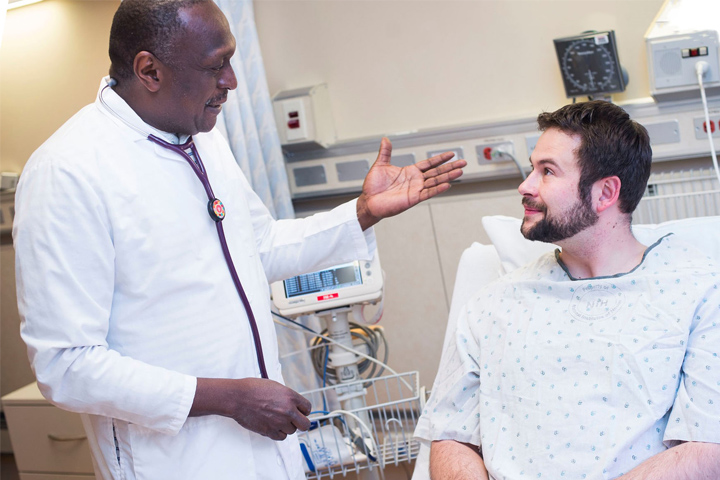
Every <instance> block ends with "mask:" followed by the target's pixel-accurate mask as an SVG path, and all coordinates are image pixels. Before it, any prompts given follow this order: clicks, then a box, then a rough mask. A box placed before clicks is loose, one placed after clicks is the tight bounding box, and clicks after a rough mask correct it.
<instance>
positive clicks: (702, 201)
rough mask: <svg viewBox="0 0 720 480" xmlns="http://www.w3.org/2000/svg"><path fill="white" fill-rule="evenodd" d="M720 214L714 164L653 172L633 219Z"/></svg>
mask: <svg viewBox="0 0 720 480" xmlns="http://www.w3.org/2000/svg"><path fill="white" fill-rule="evenodd" d="M712 215H720V187H719V186H718V179H717V176H716V175H715V172H714V171H713V169H712V168H705V169H691V170H678V171H673V172H662V173H654V174H652V175H650V180H648V185H647V188H646V190H645V195H644V196H643V198H642V200H640V204H639V205H638V207H637V209H636V210H635V212H634V213H633V223H660V222H665V221H667V220H676V219H680V218H688V217H707V216H712Z"/></svg>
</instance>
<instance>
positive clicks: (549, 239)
mask: <svg viewBox="0 0 720 480" xmlns="http://www.w3.org/2000/svg"><path fill="white" fill-rule="evenodd" d="M523 205H528V206H530V207H531V208H536V209H538V210H540V211H541V212H542V213H543V218H542V219H541V220H539V221H538V222H537V223H536V224H535V225H532V226H528V227H527V228H526V226H525V220H523V223H522V225H521V226H520V232H522V234H523V236H524V237H525V238H527V239H528V240H536V241H539V242H546V243H554V242H559V241H561V240H565V239H566V238H570V237H573V236H575V235H577V234H578V233H580V232H582V231H583V230H585V229H586V228H589V227H592V226H593V225H595V224H596V223H597V221H598V218H599V217H598V214H597V213H595V212H594V211H593V209H592V205H591V204H590V202H589V201H588V202H584V201H582V200H578V201H577V202H575V203H574V204H573V205H571V206H570V207H568V208H567V209H566V210H565V211H563V212H561V213H560V214H559V215H556V216H551V215H549V214H548V213H547V207H546V206H545V205H540V204H534V203H533V202H531V201H530V200H528V199H527V198H523Z"/></svg>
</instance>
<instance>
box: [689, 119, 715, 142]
mask: <svg viewBox="0 0 720 480" xmlns="http://www.w3.org/2000/svg"><path fill="white" fill-rule="evenodd" d="M710 122H711V123H714V124H715V131H714V132H713V134H712V136H713V137H720V113H712V114H710ZM704 123H705V115H703V116H702V117H695V118H693V126H694V127H695V138H697V139H698V140H707V138H708V136H707V132H706V131H705V129H704V128H703V124H704Z"/></svg>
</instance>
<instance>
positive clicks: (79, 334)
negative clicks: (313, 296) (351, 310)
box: [13, 0, 465, 480]
mask: <svg viewBox="0 0 720 480" xmlns="http://www.w3.org/2000/svg"><path fill="white" fill-rule="evenodd" d="M234 51H235V39H234V38H233V37H232V35H231V33H230V30H229V28H228V24H227V21H226V19H225V17H224V16H223V14H222V13H221V12H220V10H219V9H218V8H217V7H216V6H215V4H214V3H213V2H212V1H210V0H199V1H198V0H196V1H192V0H125V1H124V2H123V3H122V4H121V5H120V7H119V9H118V11H117V13H116V15H115V18H114V21H113V25H112V29H111V33H110V57H111V61H112V66H111V70H110V73H111V77H112V78H107V79H105V80H103V82H102V84H101V86H100V90H99V93H98V97H97V100H96V101H95V103H94V104H92V105H88V106H87V107H85V108H83V109H82V110H81V111H80V112H78V113H77V114H76V115H75V116H74V117H73V118H71V119H70V120H69V121H68V122H67V123H66V124H65V125H63V126H62V127H61V128H60V129H59V130H58V131H57V132H56V133H55V134H54V135H53V136H52V137H51V138H50V139H48V140H47V141H46V142H45V143H44V144H43V145H42V146H41V147H40V148H39V149H38V150H37V151H36V152H35V153H34V154H33V156H32V157H31V159H30V160H29V161H28V163H27V166H26V167H25V169H24V172H23V175H22V178H21V181H20V185H19V186H18V191H17V197H16V217H15V224H14V230H13V237H14V243H15V248H16V252H17V253H16V255H17V272H16V274H17V286H18V303H19V309H20V313H21V316H22V327H21V328H22V337H23V339H24V340H25V342H26V343H27V346H28V352H29V357H30V360H31V363H32V366H33V369H34V371H35V374H36V376H37V379H38V385H39V387H40V390H41V391H42V393H43V395H45V397H47V398H48V399H49V400H50V401H51V402H53V403H54V404H56V405H58V406H60V407H62V408H65V409H67V410H71V411H75V412H80V413H82V414H83V415H82V417H83V421H84V425H85V428H86V430H87V434H88V439H89V444H90V446H91V450H92V454H93V459H94V462H95V469H96V474H97V477H98V478H102V479H126V480H129V479H138V480H140V479H143V480H158V479H173V480H176V479H213V480H222V479H238V478H242V479H272V480H278V479H283V478H292V479H297V478H303V477H304V475H303V470H302V467H301V462H300V449H299V447H298V443H297V439H296V438H295V436H293V435H291V434H292V433H294V432H295V431H296V429H306V428H308V426H309V422H308V419H307V417H306V415H307V414H308V413H309V411H310V405H309V403H308V402H307V401H306V400H305V399H304V398H303V397H302V396H300V395H299V394H297V393H295V392H293V391H292V390H290V389H288V388H286V387H285V386H283V384H282V383H283V381H282V378H281V375H280V366H279V362H278V355H277V345H276V339H275V334H274V329H273V325H272V321H271V317H270V301H269V297H268V287H267V286H268V281H275V280H279V279H282V278H287V277H289V276H293V275H297V274H299V273H303V272H308V271H312V270H316V269H319V268H323V267H326V266H331V265H334V264H337V263H341V262H345V261H349V260H353V259H358V258H361V259H366V258H369V257H370V256H371V255H372V254H373V251H374V236H373V234H372V229H369V227H371V226H372V225H373V224H375V223H376V222H378V221H379V220H380V219H382V218H384V217H388V216H391V215H395V214H397V213H400V212H402V211H404V210H406V209H407V208H409V207H411V206H413V205H415V204H417V203H418V202H420V201H422V200H425V199H427V198H430V197H432V196H434V195H436V194H438V193H441V192H443V191H445V190H447V189H448V188H449V182H450V181H452V180H454V179H456V178H458V177H459V176H460V175H461V168H462V167H463V166H464V165H465V162H464V161H455V162H452V163H447V164H446V163H445V162H446V161H447V160H449V158H450V157H451V156H452V154H443V155H439V156H437V157H433V158H431V159H429V160H425V161H423V162H420V163H418V164H416V165H414V166H410V167H406V168H403V169H400V168H397V167H394V166H392V165H391V164H390V153H391V146H390V143H389V142H388V141H387V140H386V139H384V140H383V141H382V143H381V146H380V152H379V155H378V159H377V161H376V162H375V164H374V165H373V167H372V168H371V170H370V172H369V174H368V176H367V179H366V181H365V184H364V186H363V191H362V194H361V195H360V197H359V198H358V199H357V200H356V201H352V202H349V203H347V204H344V205H341V206H340V207H338V208H336V209H335V210H333V211H332V212H329V213H325V214H319V215H315V216H313V217H310V218H307V219H301V220H292V221H288V220H284V221H274V220H273V219H272V218H271V216H270V215H269V213H268V211H267V210H266V209H265V207H264V206H263V204H262V203H261V202H260V200H259V199H258V198H257V197H256V196H255V194H254V193H253V192H252V190H251V188H250V186H249V184H248V182H247V180H246V179H245V177H244V176H243V175H242V173H241V171H240V169H239V168H238V166H237V163H236V162H235V160H234V158H233V157H232V154H231V152H230V150H229V148H228V146H227V144H226V143H225V142H224V140H223V139H222V137H221V136H220V134H218V133H217V132H216V131H214V130H213V127H214V125H215V122H216V119H217V115H218V114H219V113H220V111H221V108H222V104H223V102H225V100H226V97H227V93H228V91H229V90H232V89H234V88H235V87H236V79H235V75H234V73H233V70H232V67H231V66H230V57H232V55H233V53H234ZM178 145H180V146H178ZM265 377H267V378H265Z"/></svg>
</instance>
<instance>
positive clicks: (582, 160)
mask: <svg viewBox="0 0 720 480" xmlns="http://www.w3.org/2000/svg"><path fill="white" fill-rule="evenodd" d="M538 127H539V129H540V130H541V131H543V132H544V131H545V130H547V129H548V128H557V129H559V130H560V131H562V132H563V133H566V134H568V135H579V136H580V140H581V143H580V147H579V148H578V150H577V152H575V154H576V156H577V159H578V163H579V165H580V171H581V174H580V182H579V184H578V189H579V191H580V198H581V199H582V200H583V201H588V200H589V198H590V190H591V187H592V184H593V183H595V182H596V181H598V180H600V179H601V178H605V177H611V176H617V177H618V178H620V182H621V187H620V197H619V207H620V211H621V212H623V213H627V214H631V213H632V212H633V211H634V210H635V208H636V207H637V205H638V203H639V202H640V199H641V198H642V196H643V193H645V187H646V185H647V181H648V178H649V177H650V164H651V162H652V149H651V148H650V137H649V136H648V133H647V130H645V127H643V126H642V125H640V124H639V123H637V122H635V121H634V120H631V119H630V115H628V114H627V113H626V112H625V110H623V109H622V108H620V107H618V106H617V105H614V104H612V103H609V102H605V101H602V100H594V101H591V102H582V103H574V104H572V105H566V106H564V107H562V108H560V109H559V110H557V111H555V112H552V113H549V112H545V113H541V114H540V115H538Z"/></svg>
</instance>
